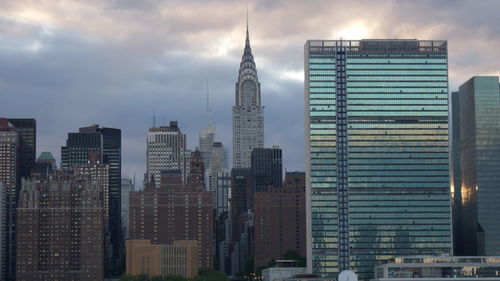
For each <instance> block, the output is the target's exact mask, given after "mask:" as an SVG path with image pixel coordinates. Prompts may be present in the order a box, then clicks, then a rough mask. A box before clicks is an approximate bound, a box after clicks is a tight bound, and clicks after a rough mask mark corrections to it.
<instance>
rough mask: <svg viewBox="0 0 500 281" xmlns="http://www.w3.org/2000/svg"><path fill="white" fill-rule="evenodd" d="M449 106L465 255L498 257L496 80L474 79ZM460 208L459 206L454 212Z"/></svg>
mask: <svg viewBox="0 0 500 281" xmlns="http://www.w3.org/2000/svg"><path fill="white" fill-rule="evenodd" d="M452 102H454V103H455V104H453V103H452V109H453V111H452V114H454V115H455V116H453V124H452V127H453V128H454V129H453V133H455V134H453V135H452V144H453V145H454V146H452V152H454V153H453V154H452V156H455V157H456V158H455V159H457V158H458V159H457V160H458V161H453V162H452V163H453V165H454V166H453V172H454V174H455V175H457V176H458V175H460V176H461V178H456V179H455V181H454V186H453V187H454V194H453V195H454V196H455V198H457V197H458V199H459V201H458V202H457V200H454V202H457V204H458V203H460V202H461V206H455V207H456V208H455V209H459V212H460V214H461V216H460V217H455V223H456V224H458V225H460V226H461V231H460V234H461V235H460V236H461V239H462V240H461V243H460V245H456V246H457V248H459V250H460V252H461V253H460V254H463V255H487V256H493V255H500V239H499V238H500V214H499V213H498V208H499V207H500V203H499V198H500V188H499V183H500V131H499V128H500V86H499V79H498V77H472V78H471V79H469V80H468V81H467V82H465V83H464V84H462V85H461V86H460V88H459V91H458V93H454V95H453V100H452ZM457 207H460V208H457Z"/></svg>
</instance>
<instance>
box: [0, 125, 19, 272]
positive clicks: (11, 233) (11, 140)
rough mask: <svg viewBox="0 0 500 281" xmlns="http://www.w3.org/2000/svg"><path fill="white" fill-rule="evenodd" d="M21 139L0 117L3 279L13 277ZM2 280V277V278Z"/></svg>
mask: <svg viewBox="0 0 500 281" xmlns="http://www.w3.org/2000/svg"><path fill="white" fill-rule="evenodd" d="M20 147H21V140H20V137H19V134H18V133H17V131H16V128H15V127H14V126H12V124H10V122H8V121H7V119H5V118H0V182H2V183H3V188H4V189H5V190H6V192H7V229H6V235H7V238H6V239H7V242H6V247H7V250H6V251H7V252H6V258H5V259H4V264H3V265H2V267H3V268H4V274H5V277H6V278H5V280H13V279H15V259H16V254H15V253H16V252H15V250H16V244H15V241H16V240H15V239H16V236H15V234H16V220H15V219H16V207H17V198H18V191H19V185H20V173H19V167H20V161H21V155H20V154H21V152H20ZM2 280H3V279H2Z"/></svg>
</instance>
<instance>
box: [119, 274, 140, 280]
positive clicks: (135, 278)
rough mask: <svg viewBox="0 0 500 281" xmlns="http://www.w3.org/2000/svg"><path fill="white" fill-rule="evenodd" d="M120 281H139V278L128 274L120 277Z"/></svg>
mask: <svg viewBox="0 0 500 281" xmlns="http://www.w3.org/2000/svg"><path fill="white" fill-rule="evenodd" d="M120 281H137V277H136V276H134V275H130V274H128V273H125V274H123V275H122V277H120Z"/></svg>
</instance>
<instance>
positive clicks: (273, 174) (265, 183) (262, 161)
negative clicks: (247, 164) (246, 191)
mask: <svg viewBox="0 0 500 281" xmlns="http://www.w3.org/2000/svg"><path fill="white" fill-rule="evenodd" d="M252 178H253V190H254V192H263V191H267V189H268V188H269V186H274V187H281V186H282V183H283V159H282V156H281V149H280V148H279V147H276V146H275V147H273V148H254V149H253V150H252Z"/></svg>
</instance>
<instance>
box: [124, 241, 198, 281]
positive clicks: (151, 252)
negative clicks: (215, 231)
mask: <svg viewBox="0 0 500 281" xmlns="http://www.w3.org/2000/svg"><path fill="white" fill-rule="evenodd" d="M126 247H127V249H126V250H127V273H129V274H132V275H139V274H147V275H149V276H159V275H161V276H166V275H182V276H184V277H187V278H191V277H194V276H196V274H197V273H198V265H197V264H198V255H197V247H198V242H197V241H196V240H179V241H173V243H172V244H171V245H163V244H151V240H127V242H126Z"/></svg>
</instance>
